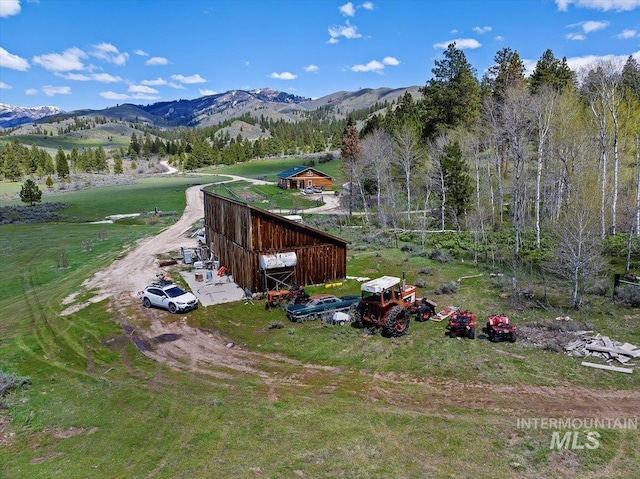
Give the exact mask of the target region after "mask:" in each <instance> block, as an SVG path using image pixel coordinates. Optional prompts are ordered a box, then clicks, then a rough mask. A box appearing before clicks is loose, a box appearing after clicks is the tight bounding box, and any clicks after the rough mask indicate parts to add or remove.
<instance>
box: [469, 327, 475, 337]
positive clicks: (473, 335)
mask: <svg viewBox="0 0 640 479" xmlns="http://www.w3.org/2000/svg"><path fill="white" fill-rule="evenodd" d="M475 338H476V328H471V329H470V330H469V339H475Z"/></svg>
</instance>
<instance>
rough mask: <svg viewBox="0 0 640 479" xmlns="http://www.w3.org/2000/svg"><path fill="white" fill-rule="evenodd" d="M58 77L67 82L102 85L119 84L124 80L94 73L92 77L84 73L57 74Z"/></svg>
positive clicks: (106, 74)
mask: <svg viewBox="0 0 640 479" xmlns="http://www.w3.org/2000/svg"><path fill="white" fill-rule="evenodd" d="M55 75H56V76H59V77H60V78H64V79H65V80H73V81H91V80H94V81H98V82H101V83H119V82H121V81H122V78H120V77H118V76H113V75H111V74H109V73H92V74H90V75H86V74H84V73H55Z"/></svg>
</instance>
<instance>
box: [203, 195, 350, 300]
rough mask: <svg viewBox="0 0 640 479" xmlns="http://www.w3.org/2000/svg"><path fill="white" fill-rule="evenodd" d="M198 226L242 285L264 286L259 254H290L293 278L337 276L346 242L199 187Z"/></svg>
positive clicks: (299, 280) (318, 279)
mask: <svg viewBox="0 0 640 479" xmlns="http://www.w3.org/2000/svg"><path fill="white" fill-rule="evenodd" d="M204 226H205V231H206V237H207V241H208V242H209V246H210V247H211V249H212V252H213V253H214V254H215V255H216V256H217V257H218V259H219V260H220V264H221V265H223V266H225V267H226V268H227V270H228V271H229V273H230V274H231V275H232V276H233V278H234V280H235V282H236V283H237V284H238V285H239V286H241V287H242V288H248V289H250V290H251V291H253V292H257V291H262V290H264V274H263V271H262V270H261V269H260V264H259V260H260V256H261V255H272V254H277V253H290V252H294V253H296V258H297V264H296V266H295V268H294V272H295V282H296V283H298V284H305V285H308V284H313V283H321V282H326V281H333V280H336V279H342V278H344V277H345V276H346V274H347V271H346V268H347V242H346V241H345V240H343V239H341V238H338V237H335V236H332V235H328V234H326V233H324V232H322V231H319V230H316V229H314V228H310V227H308V226H305V225H303V224H300V223H296V222H295V221H291V220H288V219H286V218H283V217H281V216H279V215H276V214H274V213H271V212H269V211H266V210H262V209H260V208H256V207H253V206H250V205H247V204H245V203H242V202H239V201H235V200H231V199H228V198H225V197H222V196H218V195H216V194H214V193H210V192H207V191H205V194H204Z"/></svg>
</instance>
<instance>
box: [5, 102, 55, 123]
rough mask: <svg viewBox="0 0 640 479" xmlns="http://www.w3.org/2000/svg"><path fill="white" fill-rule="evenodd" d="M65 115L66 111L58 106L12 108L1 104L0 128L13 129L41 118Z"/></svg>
mask: <svg viewBox="0 0 640 479" xmlns="http://www.w3.org/2000/svg"><path fill="white" fill-rule="evenodd" d="M60 113H64V110H63V109H61V108H58V107H57V106H36V107H33V108H27V107H22V106H12V105H5V104H4V103H0V127H2V128H13V127H14V126H20V125H23V124H25V123H29V122H32V121H35V120H39V119H40V118H45V117H47V116H51V115H57V114H60Z"/></svg>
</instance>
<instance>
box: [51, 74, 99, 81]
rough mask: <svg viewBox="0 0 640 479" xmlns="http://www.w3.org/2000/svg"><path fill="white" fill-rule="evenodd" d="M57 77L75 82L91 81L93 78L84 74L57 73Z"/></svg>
mask: <svg viewBox="0 0 640 479" xmlns="http://www.w3.org/2000/svg"><path fill="white" fill-rule="evenodd" d="M56 76H59V77H60V78H64V79H65V80H73V81H90V80H91V77H90V76H89V75H85V74H84V73H56Z"/></svg>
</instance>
